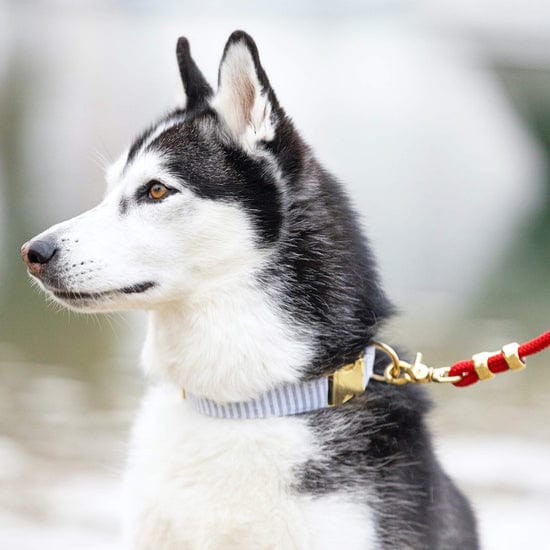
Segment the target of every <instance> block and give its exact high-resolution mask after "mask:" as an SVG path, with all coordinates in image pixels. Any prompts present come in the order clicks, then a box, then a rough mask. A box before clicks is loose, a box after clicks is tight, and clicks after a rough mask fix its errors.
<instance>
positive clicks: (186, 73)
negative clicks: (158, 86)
mask: <svg viewBox="0 0 550 550" xmlns="http://www.w3.org/2000/svg"><path fill="white" fill-rule="evenodd" d="M176 56H177V58H178V67H179V70H180V75H181V81H182V84H183V90H184V92H185V98H186V103H185V110H186V111H187V112H188V113H193V112H194V111H197V110H198V109H200V108H201V107H202V106H203V105H204V104H205V103H206V102H207V100H208V99H209V98H210V96H211V95H212V88H211V87H210V84H208V82H207V81H206V78H204V76H203V74H202V73H201V72H200V70H199V68H198V67H197V65H196V63H195V62H194V61H193V58H192V57H191V50H190V48H189V41H188V40H187V38H185V37H183V36H181V37H180V38H179V39H178V44H177V46H176Z"/></svg>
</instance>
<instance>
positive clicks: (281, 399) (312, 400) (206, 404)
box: [186, 346, 375, 419]
mask: <svg viewBox="0 0 550 550" xmlns="http://www.w3.org/2000/svg"><path fill="white" fill-rule="evenodd" d="M374 356H375V349H374V347H373V346H369V347H368V348H366V350H365V356H364V360H365V378H364V381H363V382H364V387H365V388H366V387H367V384H368V383H369V379H370V377H371V375H372V369H373V366H374ZM186 399H188V400H189V402H190V403H191V405H192V406H193V407H194V408H195V410H197V411H198V412H200V413H202V414H205V415H207V416H213V417H216V418H235V419H243V418H269V417H273V416H290V415H294V414H300V413H305V412H310V411H316V410H318V409H324V408H326V407H328V378H327V377H326V376H322V377H321V378H317V379H316V380H310V381H309V382H297V383H296V384H287V385H286V386H281V387H278V388H274V389H272V390H270V391H268V392H266V393H264V394H262V395H261V396H260V397H258V398H257V399H251V400H250V401H239V402H235V403H223V404H222V403H216V402H215V401H212V400H210V399H206V398H203V397H198V396H196V395H193V394H190V393H187V395H186Z"/></svg>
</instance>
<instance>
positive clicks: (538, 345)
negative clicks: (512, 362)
mask: <svg viewBox="0 0 550 550" xmlns="http://www.w3.org/2000/svg"><path fill="white" fill-rule="evenodd" d="M549 346H550V330H549V331H547V332H544V333H543V334H541V335H540V336H537V338H535V339H533V340H531V341H529V342H525V343H524V344H522V345H521V346H519V349H518V355H519V357H520V359H521V360H523V359H524V358H525V357H528V356H529V355H533V354H535V353H538V352H539V351H542V350H543V349H545V348H547V347H549ZM487 367H488V368H489V370H490V371H491V372H492V373H493V374H497V373H499V372H504V371H507V370H508V369H509V368H510V367H509V366H508V363H507V361H506V359H505V357H504V354H503V352H496V353H494V354H492V355H491V356H490V357H489V358H488V359H487ZM451 376H461V377H462V379H461V380H459V381H458V382H454V385H455V386H458V387H464V386H469V385H471V384H475V383H476V382H477V381H478V380H479V379H480V378H479V375H478V372H477V371H476V368H475V365H474V361H473V359H466V360H464V361H459V362H458V363H455V364H454V365H453V366H452V367H451V369H450V371H449V377H451Z"/></svg>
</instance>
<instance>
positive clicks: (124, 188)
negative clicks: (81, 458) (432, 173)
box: [22, 31, 478, 550]
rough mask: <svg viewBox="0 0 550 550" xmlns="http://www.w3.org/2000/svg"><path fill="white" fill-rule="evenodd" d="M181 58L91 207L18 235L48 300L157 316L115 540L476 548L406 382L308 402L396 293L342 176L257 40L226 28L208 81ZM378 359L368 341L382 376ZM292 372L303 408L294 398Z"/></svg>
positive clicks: (320, 549) (160, 549) (174, 545)
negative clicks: (163, 106)
mask: <svg viewBox="0 0 550 550" xmlns="http://www.w3.org/2000/svg"><path fill="white" fill-rule="evenodd" d="M177 59H178V64H179V70H180V73H181V78H182V81H183V87H184V91H185V97H186V103H185V106H184V107H182V108H178V109H176V110H174V111H173V112H171V113H169V114H168V115H167V116H165V117H164V118H162V119H161V120H160V121H159V122H157V123H156V124H154V125H153V126H151V127H150V128H149V129H148V130H146V131H145V132H144V133H143V134H141V135H140V136H139V137H138V138H137V139H136V140H135V141H134V143H133V144H132V146H131V147H130V148H129V149H128V151H127V152H126V153H125V154H124V155H122V157H121V158H120V160H119V161H117V162H116V164H115V165H114V166H113V167H112V168H111V169H110V170H109V171H108V174H107V180H108V184H109V187H108V193H107V195H106V197H105V199H104V200H103V202H101V204H99V206H97V207H95V208H93V209H92V210H89V211H88V212H85V213H84V214H82V215H80V216H77V217H76V218H73V219H71V220H68V221H66V222H63V223H60V224H58V225H55V226H53V227H51V228H50V229H48V230H46V231H44V232H43V233H41V234H40V235H38V236H36V237H35V238H34V239H32V240H31V241H30V242H28V243H26V244H25V245H23V248H22V254H23V258H24V260H25V262H26V263H27V266H28V269H29V271H30V273H31V275H32V276H34V277H35V278H36V279H37V280H38V281H39V282H40V285H41V286H42V287H43V289H44V290H45V292H46V293H47V294H48V295H50V296H52V297H53V298H54V299H55V300H57V301H59V302H60V303H61V304H63V305H65V306H67V307H69V308H71V309H74V310H77V311H83V312H100V311H119V310H128V309H135V308H139V309H145V310H147V311H148V312H149V325H148V332H147V338H146V342H145V346H144V351H143V357H142V359H143V364H144V367H145V369H146V372H147V373H148V375H149V377H150V378H151V380H152V382H153V383H152V385H151V388H150V390H149V391H148V393H147V395H146V396H145V399H144V402H143V405H142V407H141V410H140V412H139V414H138V418H137V421H136V423H135V426H134V429H133V435H132V440H131V446H130V453H129V459H128V468H127V475H126V486H127V494H128V499H127V500H128V505H127V510H126V519H127V521H126V534H127V539H128V546H129V547H130V548H133V549H139V550H145V549H147V550H152V549H155V550H172V549H182V550H208V549H213V550H214V549H215V550H218V549H224V550H229V549H240V550H247V549H254V550H259V549H260V550H265V549H278V550H279V549H281V550H285V549H298V550H303V549H311V550H325V549H326V550H328V549H330V550H334V549H337V548H345V549H346V550H356V549H357V550H358V549H361V550H367V549H369V550H372V549H402V548H409V549H459V548H460V549H461V550H470V549H475V548H477V547H478V546H477V535H476V527H475V521H474V518H473V515H472V512H471V510H470V507H469V505H468V503H467V501H466V500H465V498H464V497H463V496H462V495H461V493H460V492H459V491H458V490H457V489H456V487H455V486H454V485H453V483H452V482H451V481H450V479H449V478H448V477H447V476H446V475H445V473H444V472H443V471H442V469H441V467H440V465H439V463H438V461H437V459H436V457H435V455H434V452H433V449H432V446H431V442H430V436H429V434H428V430H427V428H426V425H425V420H424V416H425V413H426V412H427V410H428V408H429V405H428V402H427V400H426V398H425V397H424V394H423V393H422V392H421V391H420V390H418V389H417V388H415V387H393V386H388V385H385V384H383V383H380V382H377V381H371V382H370V383H369V384H368V387H367V388H366V391H365V392H364V393H363V394H362V395H360V396H357V397H355V398H353V399H351V400H349V401H348V402H347V403H345V404H341V405H339V406H334V407H327V406H326V402H322V404H321V405H319V406H315V404H314V397H315V395H314V394H313V391H312V388H314V386H312V385H311V384H315V383H317V381H319V380H326V377H327V374H329V373H332V372H335V371H337V370H338V369H340V368H341V367H342V366H344V365H347V364H350V363H353V362H355V361H356V360H357V359H358V357H359V356H361V354H363V353H364V350H365V349H366V348H368V346H369V345H370V343H371V342H372V341H373V339H374V338H375V337H376V336H377V334H378V332H379V329H380V327H381V325H382V323H383V322H384V320H386V319H387V318H388V317H389V316H390V315H391V314H392V306H391V304H390V302H389V301H388V299H387V297H386V296H385V294H384V292H383V290H382V288H381V285H380V282H379V278H378V274H377V271H376V266H375V261H374V259H373V256H372V254H371V252H370V250H369V248H368V245H367V242H366V240H365V238H364V237H363V235H362V233H361V230H360V228H359V224H358V222H357V216H356V215H355V213H354V211H353V209H352V208H351V207H350V204H349V202H348V199H347V197H346V195H345V193H344V191H343V190H342V188H341V186H340V184H339V183H338V182H337V181H336V179H335V178H334V177H333V176H332V175H330V174H329V173H328V172H326V171H325V170H324V169H323V168H322V166H321V165H320V164H319V162H318V161H317V160H316V159H315V157H314V155H313V153H312V152H311V150H310V149H309V148H308V146H307V145H306V144H305V143H304V142H303V140H302V138H301V137H300V135H299V134H298V132H297V131H296V130H295V128H294V126H293V124H292V122H291V120H290V119H289V118H288V117H287V115H286V114H285V112H284V110H283V109H282V107H281V106H280V105H279V102H278V100H277V97H276V95H275V93H274V91H273V89H272V87H271V85H270V83H269V80H268V78H267V76H266V73H265V72H264V69H263V68H262V65H261V64H260V59H259V56H258V51H257V48H256V45H255V43H254V42H253V40H252V39H251V38H250V36H248V35H247V34H246V33H244V32H242V31H237V32H234V33H233V34H232V35H231V36H230V38H229V40H228V42H227V44H226V46H225V50H224V52H223V57H222V60H221V64H220V68H219V77H218V89H217V91H216V92H215V93H214V92H213V90H212V89H211V87H210V85H209V84H208V83H207V82H206V80H205V79H204V77H203V76H202V74H201V72H200V71H199V69H198V68H197V66H196V65H195V63H194V61H193V60H192V58H191V55H190V50H189V45H188V42H187V40H186V39H185V38H180V39H179V41H178V45H177ZM387 362H388V360H387V358H385V356H384V355H383V354H380V353H379V354H378V355H377V356H376V359H375V361H374V363H375V364H374V370H375V372H378V373H381V372H382V371H383V369H384V366H385V365H386V364H387ZM308 384H310V385H309V386H308ZM281 388H282V389H283V390H284V392H287V393H276V392H278V391H279V390H280V389H281ZM289 388H290V389H291V390H292V392H294V393H293V394H292V400H295V398H296V395H297V394H298V393H299V392H302V393H301V394H300V395H301V396H303V397H304V399H305V401H304V402H305V403H309V407H304V408H302V409H300V408H299V407H298V408H296V407H294V408H293V405H292V403H291V400H289V399H288V397H289V395H290V393H288V392H290V390H289ZM182 389H183V390H184V391H185V395H184V396H186V398H182ZM304 389H306V391H307V392H309V393H307V395H306V392H305V391H304ZM281 391H282V390H281ZM315 391H316V392H317V394H316V395H317V397H318V395H319V389H318V387H317V386H315ZM270 392H271V393H270ZM266 396H267V397H266ZM281 396H284V397H285V399H287V401H284V400H283V398H282V397H281ZM308 399H309V401H308ZM293 402H294V401H293ZM304 411H306V412H304ZM300 412H301V414H296V413H300Z"/></svg>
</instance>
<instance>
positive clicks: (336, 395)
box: [327, 355, 366, 407]
mask: <svg viewBox="0 0 550 550" xmlns="http://www.w3.org/2000/svg"><path fill="white" fill-rule="evenodd" d="M327 378H328V405H329V407H335V406H337V405H343V404H344V403H346V402H348V401H349V400H350V399H353V398H354V397H358V396H359V395H363V393H365V383H366V381H365V357H364V356H363V355H361V357H359V359H357V361H355V363H349V364H347V365H344V366H343V367H341V368H339V369H338V370H337V371H336V372H334V373H332V374H329V375H328V376H327Z"/></svg>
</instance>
